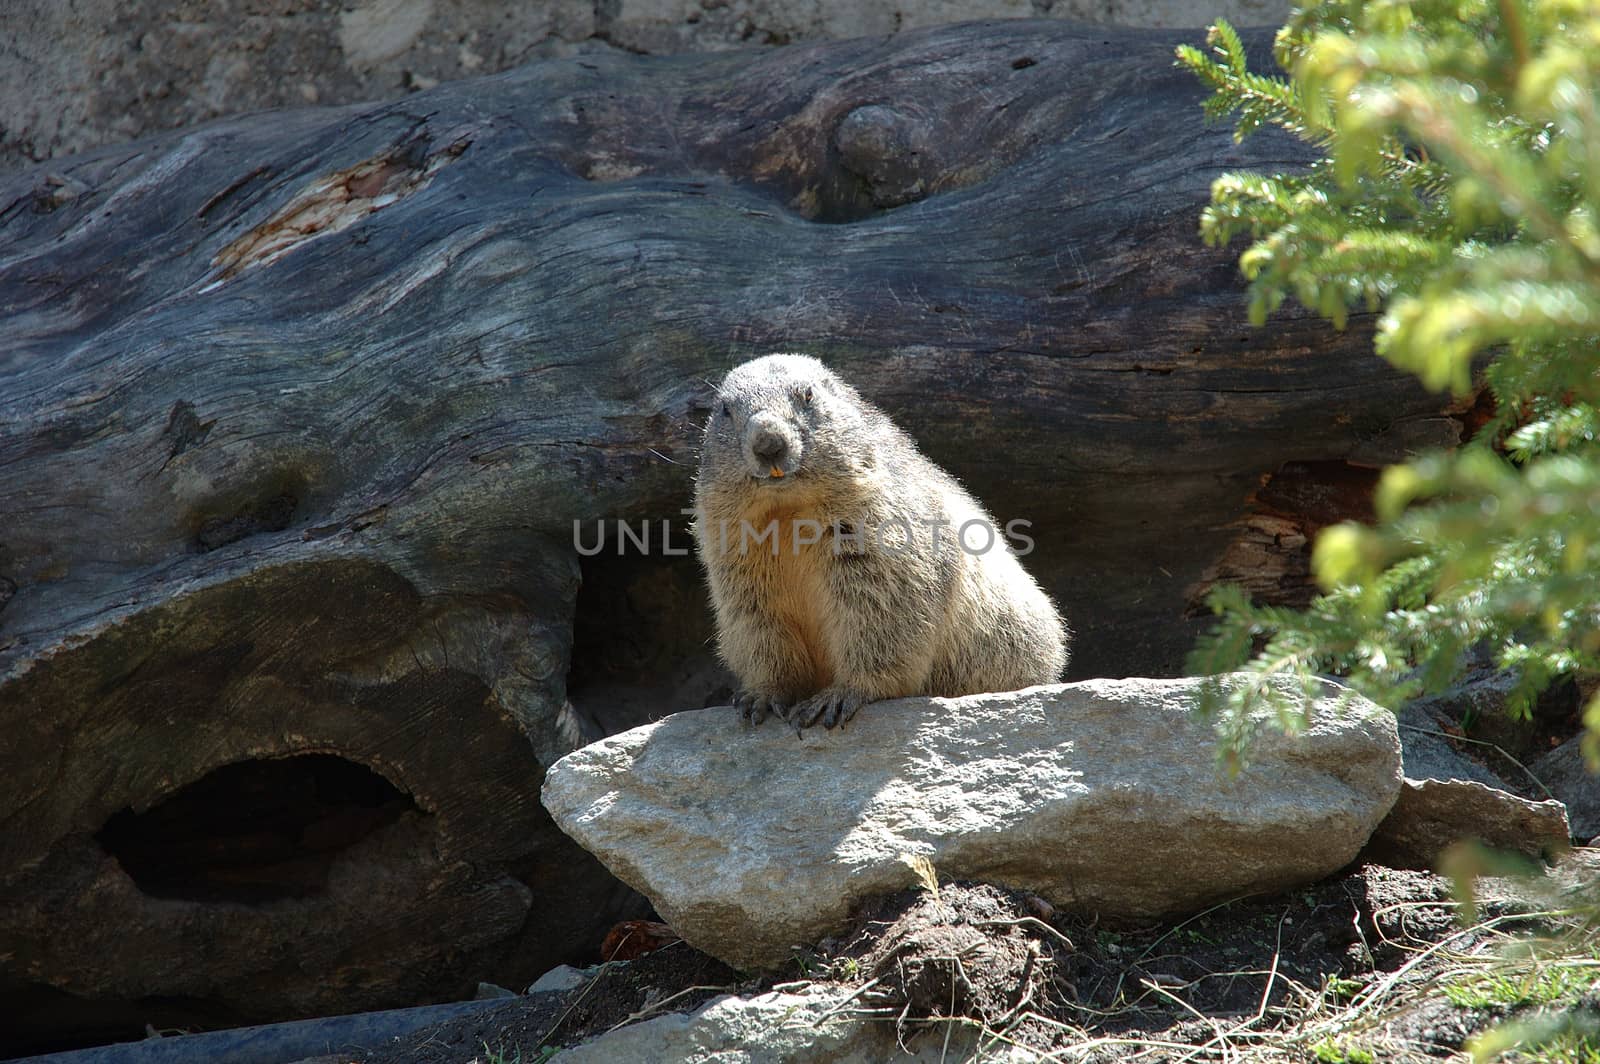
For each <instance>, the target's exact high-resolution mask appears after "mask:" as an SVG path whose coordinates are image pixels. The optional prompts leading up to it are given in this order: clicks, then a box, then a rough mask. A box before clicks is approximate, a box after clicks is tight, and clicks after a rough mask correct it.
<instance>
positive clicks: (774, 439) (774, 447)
mask: <svg viewBox="0 0 1600 1064" xmlns="http://www.w3.org/2000/svg"><path fill="white" fill-rule="evenodd" d="M750 453H751V454H753V455H755V456H756V458H757V459H759V460H760V461H761V462H763V463H765V464H768V465H777V464H778V463H779V462H781V461H783V459H784V456H785V455H787V454H788V453H789V443H788V441H787V440H785V439H784V438H783V437H782V436H781V435H779V434H778V433H776V432H773V431H771V430H770V429H762V430H760V431H759V432H757V433H756V434H755V438H754V439H752V440H751V441H750Z"/></svg>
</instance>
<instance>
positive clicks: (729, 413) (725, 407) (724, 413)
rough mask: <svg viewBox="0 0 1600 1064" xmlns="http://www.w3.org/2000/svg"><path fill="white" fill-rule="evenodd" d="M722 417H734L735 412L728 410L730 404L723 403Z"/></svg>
mask: <svg viewBox="0 0 1600 1064" xmlns="http://www.w3.org/2000/svg"><path fill="white" fill-rule="evenodd" d="M722 416H723V417H732V416H733V411H732V410H729V409H728V404H727V403H723V404H722Z"/></svg>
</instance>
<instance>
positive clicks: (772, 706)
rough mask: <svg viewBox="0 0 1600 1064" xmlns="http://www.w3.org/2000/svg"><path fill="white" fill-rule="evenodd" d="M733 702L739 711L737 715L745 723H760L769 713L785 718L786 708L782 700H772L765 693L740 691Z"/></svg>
mask: <svg viewBox="0 0 1600 1064" xmlns="http://www.w3.org/2000/svg"><path fill="white" fill-rule="evenodd" d="M733 704H734V707H735V708H736V709H738V711H739V716H740V717H741V718H742V719H743V720H744V722H745V723H746V724H752V725H753V724H760V723H761V722H762V721H764V720H766V719H767V717H768V716H769V715H773V716H777V717H778V718H779V719H786V718H787V712H788V708H789V707H787V706H785V705H784V704H783V703H782V702H777V701H774V700H773V699H770V698H768V697H767V696H766V695H758V694H754V693H753V692H750V691H740V692H739V693H738V694H737V695H735V696H734V699H733Z"/></svg>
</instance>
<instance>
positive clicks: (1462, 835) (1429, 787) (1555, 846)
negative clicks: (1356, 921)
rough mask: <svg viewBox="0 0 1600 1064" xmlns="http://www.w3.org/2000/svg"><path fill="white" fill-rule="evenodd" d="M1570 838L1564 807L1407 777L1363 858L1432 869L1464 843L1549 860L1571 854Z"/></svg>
mask: <svg viewBox="0 0 1600 1064" xmlns="http://www.w3.org/2000/svg"><path fill="white" fill-rule="evenodd" d="M1567 838H1568V828H1567V812H1566V809H1565V808H1564V807H1563V806H1562V804H1561V803H1560V802H1557V801H1547V802H1530V801H1528V799H1526V798H1518V797H1517V796H1516V795H1514V794H1510V793H1508V792H1506V791H1502V790H1500V789H1499V788H1496V787H1487V786H1484V785H1483V784H1481V783H1475V782H1471V781H1468V780H1414V779H1409V778H1408V779H1406V781H1405V784H1404V786H1403V787H1402V788H1401V789H1400V798H1399V800H1398V801H1397V802H1395V804H1394V809H1393V810H1391V811H1390V813H1389V815H1388V816H1387V817H1386V818H1385V819H1384V821H1383V823H1382V824H1380V825H1378V830H1377V831H1376V832H1375V833H1374V834H1373V836H1372V842H1371V843H1370V844H1369V845H1368V847H1367V849H1366V850H1365V851H1363V854H1362V856H1363V857H1364V858H1365V859H1367V860H1371V861H1375V862H1377V863H1380V864H1385V865H1388V866H1390V867H1391V868H1429V869H1431V868H1434V867H1435V865H1436V862H1437V860H1438V858H1439V855H1440V854H1441V853H1443V852H1444V851H1445V849H1447V848H1448V847H1449V846H1450V845H1451V844H1453V843H1456V842H1459V841H1461V840H1463V839H1476V840H1477V841H1479V842H1481V843H1483V844H1484V845H1485V846H1488V847H1490V848H1491V849H1496V850H1515V851H1516V852H1518V853H1521V854H1525V855H1527V856H1529V857H1541V858H1549V857H1554V856H1555V855H1557V854H1559V853H1561V852H1563V851H1565V850H1566V849H1567V847H1568V841H1567Z"/></svg>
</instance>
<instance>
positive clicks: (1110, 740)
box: [543, 679, 1401, 968]
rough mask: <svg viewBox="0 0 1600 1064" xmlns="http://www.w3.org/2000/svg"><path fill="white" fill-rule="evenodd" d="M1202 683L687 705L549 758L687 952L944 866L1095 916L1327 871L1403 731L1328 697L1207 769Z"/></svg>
mask: <svg viewBox="0 0 1600 1064" xmlns="http://www.w3.org/2000/svg"><path fill="white" fill-rule="evenodd" d="M1196 685H1197V681H1194V680H1140V679H1132V680H1090V681H1085V682H1083V683H1076V684H1067V685H1061V686H1052V687H1036V688H1031V689H1028V690H1025V691H1019V692H1015V693H1009V694H990V695H977V696H974V697H970V698H961V699H903V700H900V701H896V702H885V703H879V704H876V705H872V706H869V707H867V708H866V709H865V710H863V711H862V713H861V715H860V716H859V717H858V718H857V719H856V720H854V721H852V722H851V724H850V725H849V727H848V728H847V729H845V730H842V731H836V732H819V731H812V732H807V733H805V734H804V735H802V736H798V737H797V736H796V735H795V733H794V732H792V731H790V730H787V729H786V728H784V727H782V726H778V725H774V724H768V725H765V726H762V727H756V728H748V727H744V726H741V725H740V724H739V723H738V721H737V719H736V717H735V715H734V712H733V711H732V710H731V709H712V710H699V711H693V712H686V713H678V714H675V715H673V716H670V717H668V718H666V719H665V720H662V721H660V722H658V723H656V724H651V725H647V726H645V727H641V728H635V729H634V730H632V731H629V732H625V733H623V734H621V735H616V736H613V737H611V738H609V739H605V740H602V741H601V742H598V743H595V744H593V745H591V746H588V747H585V748H584V749H582V750H579V751H577V752H576V753H573V754H571V755H569V756H567V757H565V758H563V759H562V760H561V761H559V762H557V763H556V765H555V766H554V767H553V768H551V770H550V772H549V774H548V776H547V777H546V780H545V784H544V793H543V797H544V803H545V805H546V807H547V808H548V809H549V810H550V812H551V813H552V814H553V815H554V817H555V819H556V822H557V823H558V824H559V825H560V826H561V827H562V829H563V830H565V831H566V832H568V833H569V834H571V835H572V836H573V837H574V838H575V839H577V840H578V841H579V842H580V843H581V844H582V845H583V846H584V847H585V848H586V849H588V850H589V851H590V852H592V853H594V854H595V855H596V856H598V857H599V858H600V859H601V860H602V861H603V862H604V863H605V864H606V865H607V866H608V867H609V868H610V869H611V870H612V871H613V872H615V873H616V874H617V875H618V876H619V877H621V878H622V879H623V880H625V881H626V882H628V883H630V884H631V885H633V886H634V887H636V888H638V889H639V890H641V891H643V892H644V893H645V894H646V895H647V896H649V898H650V900H651V901H652V902H654V903H655V906H656V909H657V910H658V911H659V912H660V913H661V915H662V916H663V917H664V918H665V919H666V920H667V922H668V923H670V924H671V925H672V926H673V928H674V929H675V930H677V931H678V932H679V933H680V934H682V935H683V937H684V938H685V939H687V940H688V941H689V942H690V943H691V944H692V945H694V946H697V947H699V948H700V949H702V950H704V951H706V952H707V953H710V954H712V955H714V956H717V957H720V958H722V959H723V960H725V961H727V962H729V963H731V964H734V965H737V966H741V967H747V968H748V967H765V966H771V965H775V964H778V963H780V962H782V961H784V960H785V959H786V958H787V957H788V956H789V952H790V947H791V946H792V945H797V944H803V943H810V942H812V941H814V940H816V939H817V938H820V937H821V936H822V935H824V934H827V933H829V932H831V931H834V930H837V929H839V928H840V927H841V926H842V925H843V924H844V922H845V921H846V919H847V916H848V914H849V912H850V909H851V907H852V905H854V904H855V903H856V902H857V901H858V900H861V899H863V898H867V897H870V896H872V895H876V894H881V893H885V892H889V891H894V890H899V889H902V888H904V887H907V886H909V885H911V884H912V883H914V882H915V881H916V880H915V874H914V873H913V871H912V870H911V868H910V867H909V866H908V865H907V864H906V862H905V860H904V857H905V856H907V855H923V856H926V857H927V858H929V859H930V860H932V862H933V864H934V866H935V867H936V868H937V869H938V871H939V872H940V873H941V874H944V875H947V876H951V877H955V878H958V879H976V880H985V881H988V882H993V883H998V884H1002V885H1006V886H1011V887H1018V888H1022V889H1027V890H1032V891H1034V892H1036V893H1038V894H1040V895H1042V896H1043V897H1045V898H1046V899H1048V900H1049V901H1051V902H1052V903H1054V904H1055V905H1057V906H1058V907H1063V908H1070V909H1075V910H1078V911H1093V912H1099V913H1101V914H1103V915H1105V916H1108V917H1149V916H1156V915H1162V914H1171V913H1176V912H1182V911H1192V910H1195V909H1199V908H1202V907H1204V906H1206V905H1208V904H1211V903H1213V902H1215V901H1218V900H1221V899H1224V898H1228V897H1233V896H1236V895H1240V894H1245V893H1249V892H1253V891H1262V890H1272V889H1277V888H1284V887H1288V886H1291V885H1294V884H1299V883H1304V882H1308V881H1311V880H1314V879H1317V878H1320V877H1322V876H1324V875H1327V874H1328V873H1330V872H1333V871H1335V870H1336V869H1338V868H1339V867H1341V866H1342V865H1344V864H1345V863H1346V862H1348V861H1349V860H1350V859H1351V858H1352V857H1354V856H1355V855H1356V853H1357V852H1358V851H1359V850H1360V849H1361V846H1362V844H1363V843H1365V842H1366V840H1367V837H1368V836H1369V835H1370V834H1371V833H1372V830H1373V828H1374V827H1375V826H1376V825H1377V824H1378V822H1379V821H1380V820H1381V819H1382V818H1383V816H1384V814H1385V813H1386V812H1388V810H1389V807H1390V806H1391V805H1392V804H1393V802H1394V800H1395V795H1396V793H1397V791H1398V789H1399V786H1400V778H1401V777H1400V746H1399V740H1398V738H1397V736H1396V733H1395V725H1394V718H1393V717H1392V716H1391V715H1389V714H1388V713H1387V712H1385V711H1383V710H1381V709H1379V708H1378V707H1376V706H1374V705H1373V704H1372V703H1370V702H1367V701H1366V700H1364V699H1361V698H1359V697H1357V696H1355V695H1353V694H1351V693H1349V692H1346V691H1344V690H1343V689H1342V688H1339V687H1337V686H1336V685H1333V684H1326V685H1325V687H1324V689H1323V691H1322V694H1321V696H1320V697H1319V698H1318V700H1317V702H1316V705H1315V707H1314V709H1313V714H1312V719H1313V724H1312V725H1311V727H1310V728H1309V729H1307V731H1306V732H1305V733H1303V734H1301V735H1299V736H1297V737H1292V738H1291V737H1286V736H1284V735H1283V734H1281V733H1280V732H1278V731H1277V730H1276V729H1273V728H1270V727H1269V728H1267V729H1264V731H1263V733H1262V734H1261V736H1260V737H1259V739H1258V741H1257V742H1256V743H1255V744H1254V746H1253V747H1252V750H1251V758H1252V760H1251V762H1250V764H1249V766H1248V767H1247V768H1246V769H1245V770H1244V771H1243V772H1242V773H1241V774H1240V775H1238V776H1237V777H1235V778H1227V777H1224V776H1221V775H1219V774H1218V772H1217V768H1216V765H1217V760H1216V747H1215V740H1214V737H1213V734H1212V731H1211V727H1210V725H1209V724H1207V723H1205V722H1203V721H1200V720H1198V719H1197V718H1196V717H1195V715H1194V714H1193V713H1192V712H1191V710H1190V705H1191V700H1192V696H1193V694H1194V692H1195V689H1196Z"/></svg>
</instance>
